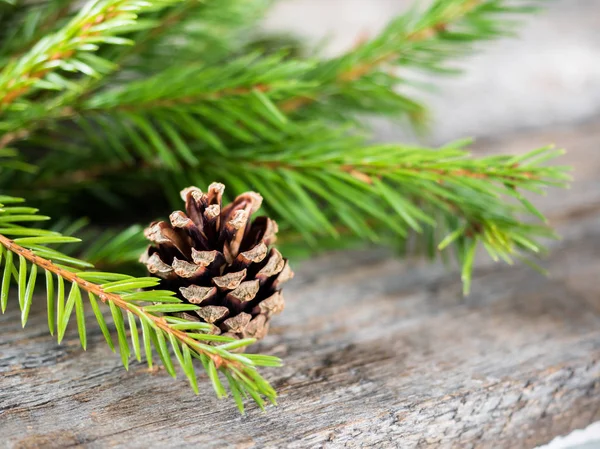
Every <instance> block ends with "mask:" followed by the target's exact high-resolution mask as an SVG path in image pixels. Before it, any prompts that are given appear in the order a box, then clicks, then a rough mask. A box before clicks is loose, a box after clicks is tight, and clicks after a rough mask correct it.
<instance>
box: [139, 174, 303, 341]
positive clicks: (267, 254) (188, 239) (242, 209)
mask: <svg viewBox="0 0 600 449" xmlns="http://www.w3.org/2000/svg"><path fill="white" fill-rule="evenodd" d="M224 189H225V186H224V185H223V184H220V183H213V184H211V185H210V186H209V187H208V192H207V193H202V191H201V190H200V189H198V188H197V187H188V188H187V189H184V190H183V191H182V192H181V196H182V198H183V199H184V201H185V210H186V213H183V212H181V211H176V212H173V213H172V214H171V216H170V217H169V218H170V223H167V222H164V221H159V222H154V223H152V224H151V225H150V227H149V228H147V229H146V230H145V235H146V237H147V238H148V239H149V240H150V241H151V242H152V245H151V246H149V247H148V250H147V251H146V253H145V254H144V255H143V256H142V258H141V260H142V262H144V263H145V264H146V266H147V267H148V271H149V272H150V273H151V274H153V275H154V276H158V277H159V278H161V279H162V281H161V288H164V289H167V290H171V291H175V292H177V295H178V297H180V298H181V299H183V300H184V301H185V302H188V303H191V304H196V305H199V306H200V309H199V310H196V311H194V312H190V313H186V314H185V317H186V318H188V319H196V320H199V321H204V322H207V323H211V324H213V325H214V326H215V327H214V330H215V332H216V333H223V334H224V335H229V336H232V337H235V338H250V337H251V338H257V339H261V338H263V337H264V336H265V335H266V334H267V331H268V327H269V320H270V319H271V316H273V315H274V314H277V313H280V312H281V311H282V310H283V307H284V301H283V296H282V294H281V285H282V284H283V283H284V282H286V281H288V280H289V279H291V278H292V277H293V275H294V274H293V272H292V271H291V270H290V267H289V263H288V261H287V259H284V258H283V257H282V255H281V253H280V252H279V251H277V249H275V248H270V249H269V246H270V245H272V244H273V242H275V234H276V233H277V223H275V221H273V220H271V219H270V218H268V217H257V218H256V219H255V220H254V221H253V222H251V221H250V218H251V215H252V214H253V213H255V212H256V211H257V210H258V209H259V208H260V205H261V203H262V197H261V196H260V195H259V194H258V193H255V192H246V193H243V194H241V195H239V196H238V197H237V198H236V199H235V200H234V201H233V203H231V204H228V205H227V206H225V207H222V206H221V197H222V195H223V190H224Z"/></svg>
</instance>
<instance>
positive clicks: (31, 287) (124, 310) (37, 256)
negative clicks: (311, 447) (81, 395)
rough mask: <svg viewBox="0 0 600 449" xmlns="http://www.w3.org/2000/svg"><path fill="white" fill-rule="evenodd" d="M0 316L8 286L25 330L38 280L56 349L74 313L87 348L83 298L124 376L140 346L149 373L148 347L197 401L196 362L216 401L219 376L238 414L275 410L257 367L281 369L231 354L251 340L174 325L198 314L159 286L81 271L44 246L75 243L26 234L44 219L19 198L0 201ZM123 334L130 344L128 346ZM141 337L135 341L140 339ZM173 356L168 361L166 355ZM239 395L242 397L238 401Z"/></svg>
mask: <svg viewBox="0 0 600 449" xmlns="http://www.w3.org/2000/svg"><path fill="white" fill-rule="evenodd" d="M0 202H1V203H2V206H1V207H2V208H1V209H0V261H1V267H2V268H1V270H0V272H1V273H2V282H1V284H0V308H1V310H2V312H3V313H4V312H5V310H6V308H7V305H8V299H9V296H10V291H11V290H10V287H11V284H12V285H14V286H16V288H17V297H18V302H19V307H20V309H21V323H22V325H23V326H25V324H26V323H27V319H28V317H29V313H30V310H31V307H32V305H33V302H34V301H35V300H37V298H34V293H35V291H36V289H37V288H39V287H40V286H39V285H38V284H37V283H36V281H37V279H38V276H39V277H41V275H42V274H43V275H44V277H45V286H46V288H45V290H46V297H47V298H46V303H47V309H48V327H49V330H50V333H51V334H52V335H54V334H55V333H56V335H57V338H58V342H59V343H60V342H61V341H62V340H63V338H64V336H65V334H66V330H67V325H68V323H69V321H71V320H72V315H73V312H75V320H76V322H77V328H78V332H79V338H80V341H81V345H82V347H83V348H84V349H86V346H87V330H86V327H87V324H86V322H85V315H84V302H86V300H84V297H83V296H84V294H85V293H87V295H88V300H87V301H88V302H89V303H90V305H91V307H92V309H93V311H94V314H95V317H96V319H97V321H98V325H99V326H100V329H101V330H102V333H103V335H104V337H105V338H106V340H107V342H108V344H109V346H110V347H111V349H112V350H113V351H114V350H115V346H116V347H118V348H119V352H120V355H121V360H122V362H123V365H124V366H125V369H128V367H129V361H130V358H131V357H132V356H134V357H135V358H136V359H137V360H138V361H141V359H142V355H141V354H142V345H143V348H144V351H145V358H146V361H147V363H148V366H149V367H150V368H152V366H153V361H152V346H154V350H155V351H156V352H157V354H158V356H159V358H160V359H161V361H162V363H163V364H164V366H165V368H166V370H167V372H168V373H169V374H170V375H171V376H173V377H175V376H176V372H175V369H174V364H173V361H172V353H173V354H174V355H175V358H176V359H177V362H178V363H179V365H180V366H181V369H182V371H183V372H184V374H185V375H186V377H187V378H188V380H189V382H190V385H191V386H192V389H193V390H194V392H195V393H196V394H198V392H199V390H198V385H197V380H196V372H195V367H194V363H193V359H199V360H200V362H201V364H202V366H203V367H204V369H205V371H206V372H207V374H208V377H209V379H210V380H211V383H212V385H213V388H214V390H215V392H216V394H217V396H218V397H225V396H227V392H226V390H225V387H224V386H223V383H222V380H221V378H220V377H219V374H218V373H221V374H222V375H223V376H224V378H225V379H226V380H227V382H228V384H229V387H230V390H231V391H232V394H233V396H234V399H235V401H236V403H237V406H238V407H239V409H240V411H241V412H242V413H243V412H244V404H243V401H242V395H243V396H244V397H250V398H252V399H253V400H254V401H255V402H256V403H257V404H258V405H259V406H260V407H261V408H263V407H264V405H265V400H264V399H263V398H266V399H267V400H268V401H270V402H272V403H275V397H276V393H275V391H274V390H273V388H272V387H271V386H270V385H269V384H268V383H267V381H266V380H265V379H264V378H262V377H261V375H260V374H259V373H258V372H257V371H256V367H258V366H279V365H280V361H279V359H277V358H276V357H270V356H265V355H258V354H244V355H240V354H235V353H234V352H232V351H234V350H236V349H239V348H243V347H246V346H248V345H250V344H252V343H253V342H254V341H255V340H254V339H244V340H234V339H232V338H229V337H226V336H221V335H215V334H214V333H213V326H212V325H211V324H208V323H202V322H198V321H190V320H187V319H185V318H178V317H175V316H173V314H181V313H185V312H186V311H190V310H195V309H197V308H198V307H197V306H194V305H191V304H184V303H182V302H181V300H180V299H178V298H177V297H175V296H174V294H175V293H174V292H171V291H164V290H153V288H154V287H156V286H157V285H158V283H159V281H160V280H159V279H158V278H148V277H142V278H135V277H132V276H128V275H123V274H117V273H104V272H98V271H85V270H86V269H90V268H93V266H92V265H91V264H90V263H88V262H86V261H82V260H79V259H76V258H73V257H70V256H67V255H66V254H63V253H61V252H59V251H57V250H56V249H53V248H51V247H49V246H48V245H56V244H64V243H70V242H77V241H79V239H76V238H73V237H68V236H64V235H61V234H60V233H58V232H55V231H47V230H43V229H37V228H32V227H29V226H27V224H29V223H30V222H35V221H40V220H45V219H47V218H48V217H45V216H41V215H37V210H36V209H34V208H30V207H25V206H22V205H19V203H21V202H22V200H21V199H19V198H14V197H7V196H2V197H0ZM101 304H104V305H107V306H108V307H109V309H110V312H111V315H112V318H113V322H114V325H115V327H116V330H117V344H116V345H115V344H114V341H113V338H112V337H111V335H110V332H109V331H108V326H107V323H106V321H105V318H104V316H103V314H102V311H101V308H100V305H101ZM127 329H129V333H130V339H129V341H128V338H127ZM140 331H141V338H140ZM171 351H172V353H171ZM240 393H241V395H240Z"/></svg>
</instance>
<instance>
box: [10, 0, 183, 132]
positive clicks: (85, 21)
mask: <svg viewBox="0 0 600 449" xmlns="http://www.w3.org/2000/svg"><path fill="white" fill-rule="evenodd" d="M177 1H179V0H152V1H150V2H147V1H145V0H144V1H142V0H90V1H88V2H87V3H86V4H85V5H84V7H83V8H81V9H80V10H79V13H78V14H77V15H76V16H74V17H73V18H72V19H71V20H70V21H69V22H68V23H67V24H66V25H65V26H63V27H62V28H61V29H60V30H58V31H56V32H54V33H51V34H48V35H46V36H44V37H43V38H42V39H40V40H39V41H38V42H37V43H36V44H35V45H34V46H33V47H32V48H31V49H30V50H29V51H28V52H26V53H25V54H23V55H15V56H13V57H12V58H11V59H10V61H9V62H8V63H7V64H6V65H5V66H4V68H3V69H2V70H1V71H0V117H1V118H2V120H1V121H0V131H4V132H15V131H17V130H22V129H24V128H25V127H26V126H27V125H30V124H32V123H35V121H36V120H39V119H41V118H45V119H48V118H49V117H52V114H49V112H52V111H54V110H56V109H59V111H58V117H61V116H63V115H64V108H65V106H66V105H65V97H64V96H63V97H61V96H57V95H56V94H54V95H53V96H51V98H50V99H47V102H46V103H45V104H43V106H42V107H39V106H37V105H36V104H34V103H33V102H27V101H26V100H27V98H28V97H32V96H33V95H34V94H35V95H38V96H39V95H40V94H41V93H47V92H49V91H54V92H56V91H58V92H60V91H65V90H67V91H68V92H69V95H71V96H72V95H74V94H80V93H81V92H80V89H81V87H80V86H79V85H78V84H77V83H76V82H74V81H73V80H72V79H70V78H72V76H65V74H68V73H72V74H80V75H82V76H84V77H92V78H100V77H102V76H104V75H106V74H107V73H110V72H111V71H113V70H115V69H116V65H115V64H113V63H112V62H110V61H108V60H106V59H103V58H101V57H99V56H97V55H95V54H94V53H96V52H97V51H98V50H99V49H100V46H102V45H128V44H131V43H132V42H131V41H130V40H128V39H125V38H123V37H120V34H123V33H125V32H127V31H129V29H130V28H131V27H132V26H134V25H135V24H136V20H137V15H136V12H142V11H144V10H147V9H153V8H154V9H156V8H160V7H165V6H168V5H170V4H172V3H174V2H177ZM19 100H21V101H19ZM37 100H39V98H37ZM15 102H16V104H14V103H15ZM59 106H60V108H59ZM38 126H39V124H38Z"/></svg>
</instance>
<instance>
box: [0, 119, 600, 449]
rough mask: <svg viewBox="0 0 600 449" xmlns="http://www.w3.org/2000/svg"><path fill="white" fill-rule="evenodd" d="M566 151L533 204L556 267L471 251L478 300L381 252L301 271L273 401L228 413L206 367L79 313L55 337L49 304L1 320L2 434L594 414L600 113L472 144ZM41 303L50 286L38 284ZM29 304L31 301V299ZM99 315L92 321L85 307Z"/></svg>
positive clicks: (244, 435) (497, 443)
mask: <svg viewBox="0 0 600 449" xmlns="http://www.w3.org/2000/svg"><path fill="white" fill-rule="evenodd" d="M551 141H554V142H557V143H559V144H560V145H564V146H566V147H568V148H570V154H569V156H568V157H567V158H565V162H567V163H569V164H571V165H573V166H575V175H576V177H577V181H576V182H575V183H574V186H573V188H572V189H571V190H569V191H565V192H552V194H551V195H549V196H548V197H547V198H545V199H542V200H541V201H540V203H541V204H542V206H543V209H544V210H545V211H546V212H548V213H549V214H550V216H551V217H552V221H553V222H554V223H555V224H556V225H557V226H558V228H559V229H560V230H561V231H562V233H563V235H564V240H562V241H561V242H557V243H554V244H552V252H551V255H550V256H549V258H548V260H547V261H546V262H545V265H546V266H547V268H548V269H549V270H550V273H551V275H550V277H549V278H544V277H542V276H541V275H538V274H537V273H535V272H533V271H531V270H529V269H527V268H524V267H521V266H517V267H507V266H504V265H496V264H492V263H491V262H488V261H486V260H482V261H481V262H482V263H480V264H479V265H478V269H477V270H476V273H475V277H474V288H473V292H472V294H471V296H469V297H468V298H467V299H463V298H462V297H461V294H460V290H461V286H460V282H459V276H458V275H457V273H455V272H447V271H445V270H444V269H443V268H442V267H440V266H438V265H434V266H428V265H425V264H422V263H416V262H412V263H402V262H400V261H397V260H395V259H393V258H391V257H389V255H388V254H386V253H385V251H381V250H378V251H371V252H368V251H363V252H352V253H342V254H330V255H326V256H323V257H320V258H318V259H316V260H314V261H311V262H309V263H305V264H303V265H302V266H300V267H298V268H297V272H298V273H297V278H296V279H295V280H294V281H293V283H292V284H291V285H290V287H289V288H288V289H287V294H286V297H287V309H286V311H285V313H284V314H283V315H282V316H281V317H279V318H278V319H277V320H276V321H275V327H274V329H273V332H272V334H271V336H269V337H268V339H267V340H266V341H265V342H263V343H262V344H261V345H260V348H259V349H260V350H261V351H264V352H266V353H271V354H276V355H279V356H281V357H283V359H284V360H285V363H286V365H285V367H284V368H281V369H271V370H267V371H265V373H266V375H267V377H268V378H269V379H270V380H271V381H272V383H273V385H274V386H275V387H276V388H277V390H278V391H279V393H280V398H279V403H280V405H279V407H276V408H275V407H269V408H268V410H267V412H266V413H261V412H260V411H259V410H258V409H256V408H255V407H253V406H250V407H249V411H248V415H247V416H245V417H241V416H239V414H238V412H237V410H236V408H235V406H234V405H233V404H232V403H231V402H230V401H218V400H216V399H215V398H214V397H213V393H212V391H211V387H210V385H209V383H208V381H207V380H206V378H204V377H203V378H202V379H201V380H200V387H201V389H202V394H201V396H199V397H196V396H194V395H193V394H192V393H191V391H190V389H189V387H188V385H187V382H186V380H185V379H184V378H178V380H176V381H173V380H172V379H171V378H169V377H168V376H167V375H166V374H165V373H164V371H159V372H156V373H152V374H150V373H147V371H146V368H145V366H144V365H141V364H137V363H135V364H133V366H132V368H131V369H130V371H129V372H125V371H124V370H123V368H122V367H121V365H120V361H119V358H118V356H115V355H114V354H112V353H111V352H110V351H109V349H108V348H107V346H106V344H105V343H104V341H103V339H102V336H101V335H100V332H99V331H98V330H97V329H96V327H95V326H92V325H90V326H89V327H90V336H89V337H88V340H89V341H88V346H89V348H88V351H87V352H83V351H82V350H81V349H80V348H79V346H78V338H77V331H76V329H74V328H71V330H70V331H69V332H68V335H67V338H66V341H65V342H64V344H62V345H57V344H56V343H55V342H54V340H53V339H52V338H50V337H49V336H48V335H47V330H46V327H45V326H46V325H45V315H44V310H43V309H44V306H40V308H41V309H42V310H40V311H39V312H34V313H33V316H32V317H31V320H30V323H29V324H28V326H27V328H26V329H24V330H22V329H21V328H20V325H19V324H18V323H19V319H18V313H17V306H16V304H15V303H14V302H13V303H12V304H10V305H9V307H10V312H9V313H8V314H7V315H6V316H3V317H1V318H0V376H1V377H0V382H1V383H0V446H3V447H12V448H32V447H43V448H47V447H68V446H77V447H89V448H104V447H121V448H138V447H139V448H147V447H182V446H184V445H190V446H191V447H203V448H212V447H214V448H217V447H239V448H264V447H273V448H275V447H290V448H304V447H332V448H337V447H377V448H386V447H407V448H411V447H457V448H469V447H477V448H479V447H481V448H511V449H512V448H531V447H533V446H535V445H536V444H539V443H543V442H547V441H549V440H550V439H551V438H552V437H554V436H555V435H559V434H564V433H566V432H568V431H569V430H571V429H574V428H579V427H583V426H585V425H587V424H588V423H590V422H592V421H594V420H598V419H600V411H599V410H600V377H599V376H600V257H599V256H600V176H598V174H599V173H600V157H599V156H598V150H599V147H600V126H599V125H598V124H597V123H591V124H588V125H585V126H580V127H579V128H577V129H563V130H561V129H556V130H553V131H551V132H546V133H541V134H540V133H531V134H528V135H521V136H515V137H514V138H512V139H509V140H508V141H506V140H505V141H504V142H498V143H493V142H488V144H487V145H485V148H483V147H482V152H497V151H500V150H504V151H515V152H517V151H522V150H525V149H530V148H533V147H536V146H539V145H540V144H542V143H546V142H551ZM38 303H39V304H43V300H42V299H41V298H38ZM34 307H35V306H34ZM90 320H91V321H93V318H91V317H90Z"/></svg>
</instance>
